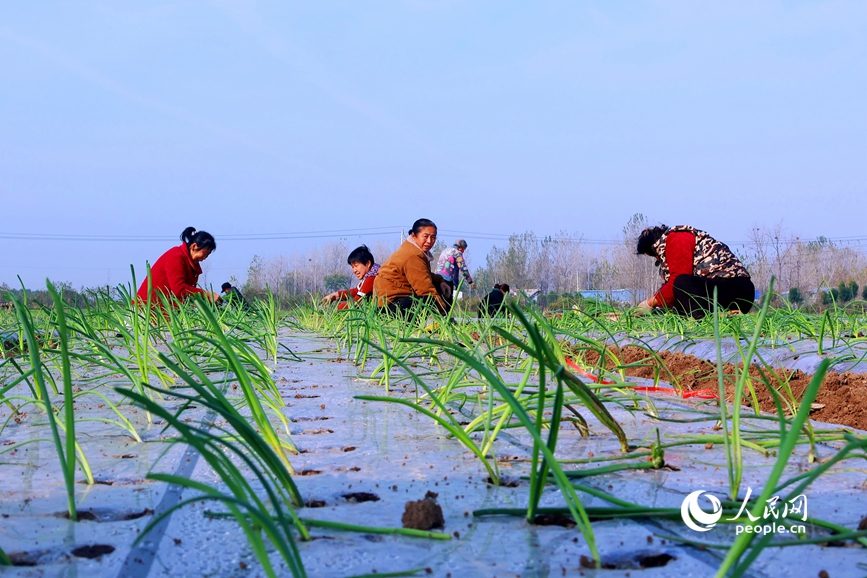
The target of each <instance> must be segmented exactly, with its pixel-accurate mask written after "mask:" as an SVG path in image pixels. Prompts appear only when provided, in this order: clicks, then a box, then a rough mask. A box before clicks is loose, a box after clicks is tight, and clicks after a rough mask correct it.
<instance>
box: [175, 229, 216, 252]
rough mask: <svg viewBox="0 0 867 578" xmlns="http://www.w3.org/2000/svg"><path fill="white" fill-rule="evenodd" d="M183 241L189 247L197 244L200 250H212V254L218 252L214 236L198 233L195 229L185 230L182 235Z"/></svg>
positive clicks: (204, 232)
mask: <svg viewBox="0 0 867 578" xmlns="http://www.w3.org/2000/svg"><path fill="white" fill-rule="evenodd" d="M181 241H183V242H184V244H185V245H186V246H187V247H189V246H190V245H192V244H193V243H195V244H196V246H197V247H198V248H199V249H210V250H211V252H213V251H216V250H217V242H216V241H215V240H214V236H213V235H211V234H210V233H208V232H206V231H197V230H196V228H195V227H187V228H186V229H184V231H183V233H181Z"/></svg>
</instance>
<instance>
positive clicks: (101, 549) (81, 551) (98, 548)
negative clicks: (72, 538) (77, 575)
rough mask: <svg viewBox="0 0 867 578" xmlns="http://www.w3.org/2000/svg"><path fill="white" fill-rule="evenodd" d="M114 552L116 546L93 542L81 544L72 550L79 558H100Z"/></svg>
mask: <svg viewBox="0 0 867 578" xmlns="http://www.w3.org/2000/svg"><path fill="white" fill-rule="evenodd" d="M112 552H114V546H109V545H108V544H91V545H89V546H79V547H78V548H76V549H75V550H73V551H72V555H73V556H75V557H77V558H99V557H100V556H104V555H105V554H111V553H112Z"/></svg>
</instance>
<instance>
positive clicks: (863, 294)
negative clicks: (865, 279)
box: [861, 287, 867, 301]
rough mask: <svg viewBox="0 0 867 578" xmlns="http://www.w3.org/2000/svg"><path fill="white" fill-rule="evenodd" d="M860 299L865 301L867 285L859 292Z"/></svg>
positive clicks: (866, 298)
mask: <svg viewBox="0 0 867 578" xmlns="http://www.w3.org/2000/svg"><path fill="white" fill-rule="evenodd" d="M861 299H863V300H864V301H867V287H864V291H862V292H861Z"/></svg>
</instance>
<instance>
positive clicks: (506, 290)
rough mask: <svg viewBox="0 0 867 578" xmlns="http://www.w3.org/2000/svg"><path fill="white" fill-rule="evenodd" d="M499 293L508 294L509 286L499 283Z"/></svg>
mask: <svg viewBox="0 0 867 578" xmlns="http://www.w3.org/2000/svg"><path fill="white" fill-rule="evenodd" d="M500 291H502V292H503V293H508V292H509V284H508V283H500Z"/></svg>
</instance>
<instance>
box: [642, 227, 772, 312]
mask: <svg viewBox="0 0 867 578" xmlns="http://www.w3.org/2000/svg"><path fill="white" fill-rule="evenodd" d="M637 253H638V254H639V255H647V256H649V257H653V258H654V259H656V266H657V267H659V275H660V277H662V282H663V285H662V288H660V290H659V291H657V292H656V293H655V294H654V295H653V296H652V297H650V298H649V299H647V300H646V301H642V302H641V303H639V304H638V311H639V312H644V313H647V312H650V311H651V310H653V309H654V308H657V307H660V308H668V309H673V310H674V311H676V312H678V313H680V314H682V315H689V316H691V317H694V318H695V319H701V318H702V317H704V316H705V315H706V314H708V313H710V312H712V311H713V292H714V288H716V290H717V303H718V304H719V307H720V308H721V309H722V310H724V311H739V312H740V313H747V312H749V310H750V309H752V307H753V300H754V298H755V291H756V289H755V286H754V285H753V282H752V280H751V279H750V274H749V273H748V272H747V270H746V268H745V267H744V265H743V263H741V261H740V259H738V258H737V257H736V256H735V254H734V253H732V251H731V249H729V248H728V246H727V245H726V244H725V243H721V242H719V241H717V240H716V239H714V238H713V237H711V236H710V235H708V234H707V233H705V232H704V231H701V230H699V229H695V228H693V227H690V226H688V225H678V226H676V227H666V226H665V225H660V226H658V227H650V228H648V229H645V230H644V231H642V232H641V235H639V237H638V244H637Z"/></svg>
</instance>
